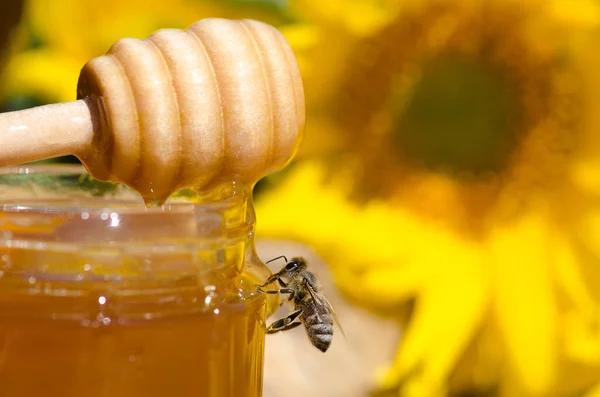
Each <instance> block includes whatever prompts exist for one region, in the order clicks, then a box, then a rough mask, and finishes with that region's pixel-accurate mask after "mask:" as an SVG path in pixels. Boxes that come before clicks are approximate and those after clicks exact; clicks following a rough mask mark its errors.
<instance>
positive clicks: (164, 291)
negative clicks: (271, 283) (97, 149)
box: [0, 166, 276, 397]
mask: <svg viewBox="0 0 600 397" xmlns="http://www.w3.org/2000/svg"><path fill="white" fill-rule="evenodd" d="M249 192H250V191H249V189H247V188H240V187H238V186H236V185H235V184H232V185H230V186H221V187H219V188H215V189H214V190H212V191H211V192H210V193H209V194H204V195H201V194H200V193H198V192H195V191H193V190H184V191H180V192H178V193H177V194H175V195H174V196H173V197H172V198H171V199H170V200H169V201H168V202H167V203H166V204H164V205H162V206H160V207H155V208H146V207H145V206H144V204H143V202H142V201H141V199H140V198H139V196H137V194H135V193H134V192H133V191H131V190H130V189H128V188H127V187H125V186H123V185H120V184H111V183H104V182H100V181H97V180H94V179H93V178H91V177H90V176H89V175H87V174H86V173H85V171H84V170H83V168H80V167H77V166H44V167H41V166H40V167H21V168H11V169H0V203H1V204H2V208H1V211H0V395H2V396H11V397H12V396H15V397H22V396H45V397H54V396H57V397H58V396H60V397H68V396H77V397H80V396H86V397H105V396H111V397H120V396H123V397H137V396H139V397H142V396H143V397H153V396H157V397H158V396H160V397H165V396H170V397H183V396H194V397H198V396H205V397H212V396H218V397H225V396H250V397H254V396H260V395H261V392H262V370H263V353H264V352H263V347H264V337H265V334H264V320H265V316H266V313H267V311H270V308H274V307H276V302H274V301H269V305H268V306H269V307H268V308H267V302H266V299H265V296H264V295H263V294H259V293H257V292H256V287H255V284H256V283H260V282H262V281H264V280H265V279H266V278H267V277H268V275H269V271H268V269H267V267H266V266H265V265H264V264H262V263H261V262H260V261H258V260H257V259H256V256H255V254H254V244H253V227H254V216H253V210H252V206H251V196H250V193H249ZM271 296H273V295H271Z"/></svg>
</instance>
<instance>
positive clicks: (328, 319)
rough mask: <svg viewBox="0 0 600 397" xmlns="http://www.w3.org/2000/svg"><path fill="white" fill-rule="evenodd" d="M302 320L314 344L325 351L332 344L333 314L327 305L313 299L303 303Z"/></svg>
mask: <svg viewBox="0 0 600 397" xmlns="http://www.w3.org/2000/svg"><path fill="white" fill-rule="evenodd" d="M303 309H304V311H303V312H302V316H301V317H302V322H303V323H304V326H305V327H306V333H307V334H308V337H309V339H310V341H311V342H312V344H313V345H314V346H315V347H316V348H317V349H319V350H321V351H322V352H323V353H324V352H326V351H327V349H328V348H329V346H330V345H331V339H332V337H333V316H332V315H331V313H330V312H329V310H328V309H327V307H325V306H323V305H320V304H318V302H314V301H311V302H309V303H307V304H305V305H303Z"/></svg>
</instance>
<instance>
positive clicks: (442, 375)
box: [257, 0, 600, 397]
mask: <svg viewBox="0 0 600 397" xmlns="http://www.w3.org/2000/svg"><path fill="white" fill-rule="evenodd" d="M297 3H301V4H302V5H303V6H304V7H305V9H303V10H302V14H303V15H304V16H305V18H307V20H306V21H305V25H297V26H293V27H290V33H288V38H289V39H290V41H292V45H295V43H297V42H299V44H298V45H296V49H297V52H298V55H299V58H300V59H301V67H302V68H303V71H304V81H305V85H306V92H307V103H309V108H308V117H309V119H310V118H311V117H312V118H313V120H318V121H316V122H315V121H313V124H312V125H311V124H310V123H309V124H308V127H307V132H306V139H307V142H308V147H309V148H313V147H318V146H319V141H320V140H321V139H322V137H323V136H326V135H327V136H329V137H328V138H327V141H328V142H334V143H335V144H334V145H331V146H328V150H329V151H330V155H329V156H320V157H319V156H313V158H308V159H306V158H304V159H303V160H302V161H301V162H298V163H297V164H296V165H295V166H294V167H293V168H292V169H291V170H290V171H289V172H288V173H287V175H285V177H283V179H282V182H281V183H280V184H278V185H277V187H276V188H274V189H273V190H271V191H267V192H266V193H264V195H263V196H262V197H260V200H259V202H258V203H257V214H258V235H259V236H261V235H262V236H265V235H269V236H280V237H288V238H289V237H293V238H297V239H301V240H304V241H306V242H308V243H310V244H311V245H313V246H315V248H317V249H318V250H320V252H321V254H322V255H324V256H325V257H326V258H327V259H328V261H329V262H330V265H331V268H332V270H333V273H334V275H335V278H336V281H337V283H338V284H339V286H340V288H341V289H342V290H343V291H344V292H345V293H346V294H347V295H348V297H349V298H351V299H354V300H355V301H356V302H359V303H361V304H363V305H366V306H368V307H370V308H372V309H373V310H378V311H381V312H385V313H388V314H390V313H391V314H392V315H397V316H398V317H400V316H402V314H403V313H406V311H407V310H408V312H409V315H408V317H407V318H406V319H404V318H403V319H400V321H401V323H402V324H403V325H404V326H405V332H404V335H403V338H402V340H401V342H400V345H399V347H398V352H397V355H396V359H395V360H394V362H393V363H391V365H390V366H389V368H387V369H385V370H384V371H382V372H381V373H380V374H379V376H378V378H377V379H378V386H379V387H380V388H382V389H390V388H391V389H396V388H397V389H399V390H400V395H401V396H425V397H428V396H445V395H453V396H454V395H460V393H475V395H486V396H487V395H494V396H495V395H498V396H510V397H526V396H536V397H542V396H543V397H562V396H565V397H566V396H581V395H585V393H589V396H595V395H598V394H599V393H600V311H599V310H598V309H599V306H598V305H599V303H600V261H599V259H600V128H599V127H600V117H599V116H600V112H598V111H597V109H596V108H597V107H598V106H599V105H600V100H599V99H600V98H599V97H598V94H599V92H600V84H598V83H599V80H598V78H597V77H596V75H597V70H599V69H598V66H599V65H600V64H599V62H598V59H597V57H598V55H597V51H596V46H597V39H598V37H600V36H599V35H598V33H599V32H600V31H599V30H598V29H599V28H600V23H599V22H600V20H599V18H598V17H599V15H600V14H599V8H598V4H597V3H596V2H594V1H591V0H589V1H588V0H580V1H567V0H565V1H560V0H553V1H537V0H533V1H528V2H520V1H516V0H487V1H486V0H461V1H454V0H429V1H425V0H409V1H402V2H400V1H396V2H394V1H389V2H388V3H387V4H385V7H388V8H387V10H388V13H387V14H385V15H387V16H386V17H385V18H382V17H381V13H380V11H379V10H377V11H373V12H374V14H371V15H365V14H368V12H369V11H368V9H369V8H368V7H367V6H366V5H365V3H368V4H370V5H372V6H373V8H375V9H376V8H377V7H379V6H381V4H383V3H382V2H380V1H375V0H371V1H366V2H363V5H362V6H361V8H360V9H361V10H362V11H361V12H362V13H363V15H364V16H365V18H367V19H369V21H370V22H369V23H368V25H369V26H368V28H366V27H365V26H364V25H361V24H354V23H352V21H354V20H355V18H356V17H357V16H356V15H347V14H348V13H354V12H355V11H354V9H352V8H348V9H345V8H343V7H341V8H338V9H335V8H331V9H328V8H327V7H328V6H327V5H328V4H330V3H335V4H338V3H337V2H324V1H321V0H319V1H316V0H315V1H311V0H304V1H301V0H297V1H295V2H294V1H292V2H291V4H292V5H294V4H297ZM340 4H341V2H340ZM311 7H312V8H311ZM311 18H312V19H311ZM349 21H350V22H349ZM373 21H375V22H373ZM310 23H312V25H310ZM369 29H370V30H369ZM302 32H305V34H304V36H303V35H302ZM294 35H296V36H298V37H296V36H294ZM330 60H336V61H335V62H329V61H330ZM323 76H327V79H326V78H324V77H323ZM329 77H331V79H329ZM311 103H312V105H310V104H311ZM335 149H337V150H335ZM310 150H312V149H310ZM310 150H307V151H306V154H307V155H310ZM373 343H376V341H374V342H373Z"/></svg>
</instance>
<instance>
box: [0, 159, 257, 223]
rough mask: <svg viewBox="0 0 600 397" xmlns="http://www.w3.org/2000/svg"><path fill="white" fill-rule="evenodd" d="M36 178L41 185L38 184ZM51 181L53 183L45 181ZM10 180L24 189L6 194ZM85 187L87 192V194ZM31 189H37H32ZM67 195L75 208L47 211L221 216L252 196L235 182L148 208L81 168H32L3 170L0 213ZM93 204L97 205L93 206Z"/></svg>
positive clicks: (126, 190)
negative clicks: (114, 209) (192, 210)
mask: <svg viewBox="0 0 600 397" xmlns="http://www.w3.org/2000/svg"><path fill="white" fill-rule="evenodd" d="M36 177H37V178H38V179H37V180H38V182H36ZM52 177H54V179H46V178H52ZM75 177H76V178H78V179H77V181H76V182H77V183H80V184H78V185H73V184H64V183H62V184H61V182H64V180H63V181H61V179H60V178H66V182H73V180H72V179H69V178H75ZM7 179H11V180H12V182H13V183H14V185H16V186H17V187H22V189H20V190H19V189H11V190H10V191H5V190H6V189H7V188H8V187H12V186H10V185H9V184H7V183H6V181H7ZM19 179H21V181H19ZM39 180H43V182H44V185H43V186H40V184H39ZM19 182H27V183H28V185H25V186H24V185H23V183H21V184H20V183H19ZM84 186H85V187H86V189H88V190H84V189H83V187H84ZM32 187H35V189H32ZM102 189H106V190H102ZM49 192H52V197H48V193H49ZM215 192H216V193H215ZM82 193H85V194H82ZM67 195H76V198H77V206H76V207H72V206H71V207H67V208H65V207H60V206H53V205H51V203H49V205H48V210H50V211H61V210H63V211H77V210H79V209H81V210H86V211H88V212H89V211H92V212H102V211H104V210H105V209H106V208H110V207H111V206H112V205H111V204H117V206H118V209H119V212H122V213H136V212H137V213H139V212H142V213H153V212H164V211H165V208H168V209H169V210H170V211H173V210H175V211H177V210H180V209H181V208H179V207H182V206H183V207H185V206H189V205H190V204H191V205H194V206H200V207H202V209H203V211H215V212H218V211H222V210H224V209H226V208H227V207H230V206H239V205H240V203H241V202H245V201H246V200H247V199H248V196H249V193H248V190H247V189H246V188H245V187H244V186H241V185H240V184H236V183H235V182H232V183H231V185H227V186H225V185H221V186H218V187H216V188H215V189H214V191H212V192H200V191H196V190H194V189H190V188H184V189H180V190H178V191H176V192H174V194H173V195H172V196H171V197H170V198H169V200H167V202H165V203H164V204H163V205H156V206H146V205H145V204H144V202H143V200H142V197H141V196H140V195H139V194H138V193H137V192H136V191H135V190H133V189H132V188H130V187H129V186H127V185H125V184H123V183H120V182H106V181H100V180H98V179H95V178H93V177H92V176H91V175H90V174H89V173H88V171H87V170H86V168H85V167H83V166H82V165H78V164H33V165H21V166H11V167H0V205H2V206H3V207H2V208H0V211H2V210H4V211H7V210H10V209H11V204H13V203H15V204H18V203H17V202H18V201H19V200H27V201H29V200H33V201H44V200H48V199H49V198H51V199H52V201H53V203H54V204H57V199H59V198H63V199H65V198H68V197H67ZM62 196H64V197H62ZM7 197H9V198H7ZM90 199H93V200H90ZM99 199H102V200H99ZM91 201H94V203H93V205H92V203H91ZM8 203H11V204H8ZM16 209H17V210H26V208H24V206H23V205H19V206H18V207H17V208H16Z"/></svg>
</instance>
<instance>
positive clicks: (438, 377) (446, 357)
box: [367, 242, 490, 396]
mask: <svg viewBox="0 0 600 397" xmlns="http://www.w3.org/2000/svg"><path fill="white" fill-rule="evenodd" d="M456 245H458V246H461V248H458V249H457V248H456V247H455V250H456V251H455V252H456V255H455V256H452V257H451V258H447V259H446V261H439V262H438V263H437V264H435V265H433V266H434V267H435V269H436V270H437V273H438V276H437V277H434V278H433V279H432V278H431V277H429V279H428V283H427V284H426V285H427V287H426V290H424V291H423V292H422V293H421V294H420V296H419V297H418V298H417V305H416V308H415V313H414V315H413V318H412V319H411V321H410V323H409V326H408V328H407V331H406V334H405V335H404V338H403V341H402V343H401V345H400V347H399V350H398V355H397V357H396V360H395V362H394V364H393V366H392V367H391V368H390V369H389V370H388V372H387V373H386V374H385V375H384V376H383V377H382V378H380V384H381V386H382V387H384V388H389V387H393V386H394V385H398V384H400V383H403V382H405V385H403V391H404V392H405V393H408V394H407V395H415V396H416V395H432V394H431V393H432V392H433V391H436V393H442V390H443V389H444V383H445V380H446V379H447V377H448V376H449V375H450V373H451V371H452V368H453V367H454V366H455V365H456V364H457V362H458V359H459V357H460V356H461V354H462V353H463V352H464V349H465V348H466V345H467V344H468V342H469V341H470V340H471V338H472V337H473V334H474V332H475V331H476V329H477V328H478V324H479V323H480V321H481V320H482V317H483V313H484V311H485V307H486V306H487V302H488V297H489V285H490V284H489V279H488V277H487V276H486V275H485V271H484V268H483V266H482V261H481V255H480V254H479V253H478V250H476V249H473V248H471V247H468V246H466V245H462V244H461V243H458V242H457V243H456ZM430 265H431V264H429V265H428V266H425V264H423V263H415V267H416V268H423V267H427V268H431V266H430ZM367 279H368V278H367ZM380 281H381V282H382V283H383V282H384V280H380ZM432 281H433V282H432ZM388 284H390V282H389V281H388ZM404 388H406V390H404Z"/></svg>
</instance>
